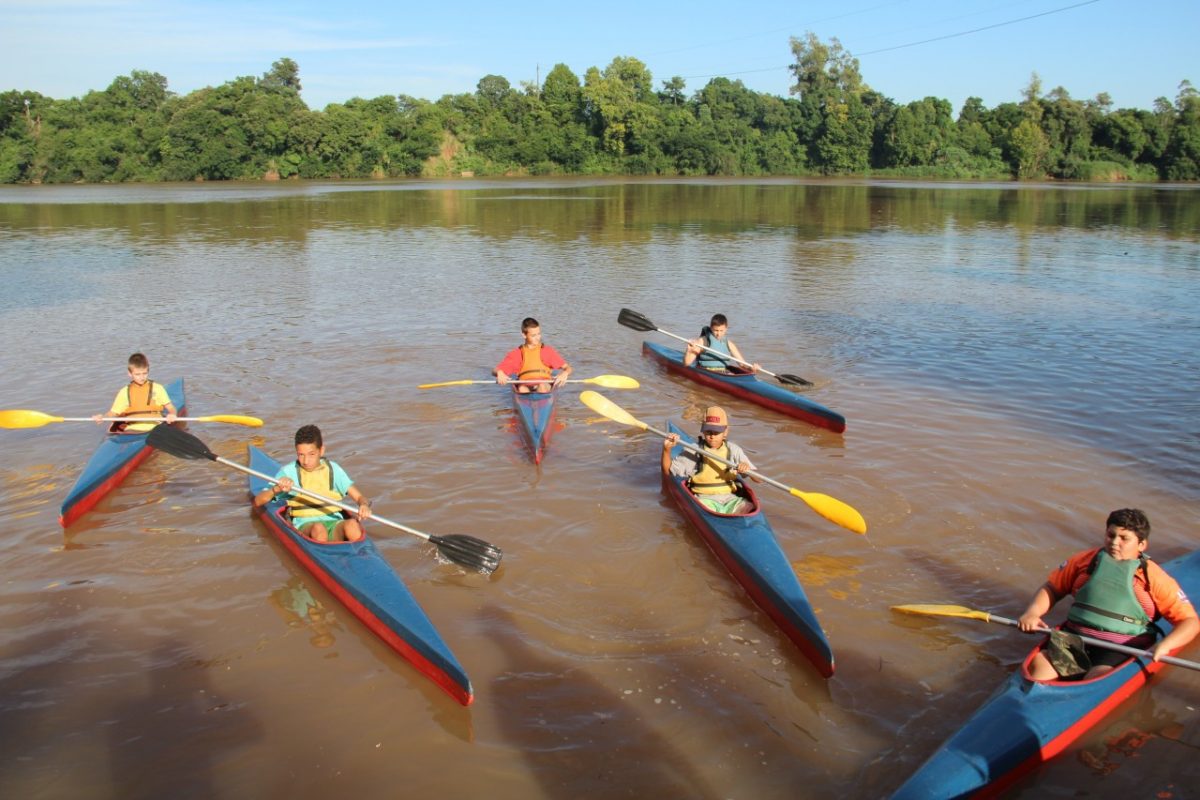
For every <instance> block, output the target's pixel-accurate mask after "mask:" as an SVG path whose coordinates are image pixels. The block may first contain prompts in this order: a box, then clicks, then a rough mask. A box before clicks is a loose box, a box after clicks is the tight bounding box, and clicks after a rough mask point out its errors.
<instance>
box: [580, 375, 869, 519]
mask: <svg viewBox="0 0 1200 800" xmlns="http://www.w3.org/2000/svg"><path fill="white" fill-rule="evenodd" d="M579 399H580V400H581V401H583V404H584V405H586V406H587V407H588V408H590V409H591V410H592V411H595V412H596V413H597V414H600V415H601V416H604V417H608V418H609V419H611V420H612V421H613V422H619V423H621V424H622V425H631V426H633V427H635V428H641V429H642V430H644V431H649V432H650V433H657V434H658V435H659V436H661V437H663V438H664V439H666V438H669V437H670V436H671V434H669V433H667V432H666V431H660V430H658V429H657V428H652V427H650V426H649V425H647V424H646V423H644V422H642V421H641V420H639V419H636V418H635V417H634V416H633V415H632V414H630V413H629V412H628V411H626V410H625V409H623V408H621V407H620V406H619V405H617V404H616V403H614V402H613V401H611V400H609V399H608V398H607V397H605V396H604V395H602V394H600V393H598V392H593V391H591V390H590V389H589V390H587V391H585V392H581V393H580V395H579ZM679 444H680V445H682V446H683V447H686V448H687V449H688V450H692V451H694V452H697V453H699V452H701V449H700V448H699V447H697V446H696V445H693V444H690V443H688V442H685V441H682V440H681V441H680V442H679ZM703 455H704V457H705V458H711V459H712V460H713V461H719V462H721V463H722V464H728V465H729V466H731V467H736V466H737V464H735V463H734V462H732V461H728V460H726V459H724V458H721V457H719V456H716V455H713V454H712V453H710V452H708V451H704V452H703ZM748 474H750V475H753V476H755V477H757V478H758V479H759V480H762V481H764V482H766V483H769V484H771V485H772V486H775V487H777V488H779V489H783V490H784V491H785V492H787V493H788V494H791V495H794V496H796V497H799V498H800V499H801V500H803V501H804V502H805V503H808V506H809V508H811V509H812V510H813V511H816V512H817V513H818V514H820V515H821V516H822V517H825V519H827V520H829V521H830V522H833V523H835V524H837V525H841V526H842V527H843V528H845V529H846V530H849V531H854V532H855V533H866V532H867V521H866V520H865V519H863V515H862V514H860V513H858V511H856V510H855V509H854V508H852V507H851V506H848V505H846V504H845V503H843V502H842V501H841V500H838V499H837V498H835V497H830V496H829V495H827V494H818V493H814V492H802V491H800V490H799V489H793V488H792V487H790V486H785V485H784V484H782V483H780V482H779V481H775V480H772V479H770V478H768V477H767V476H766V475H763V474H761V473H758V472H755V471H753V470H751V471H750V472H749V473H748Z"/></svg>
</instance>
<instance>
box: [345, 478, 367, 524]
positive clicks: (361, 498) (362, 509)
mask: <svg viewBox="0 0 1200 800" xmlns="http://www.w3.org/2000/svg"><path fill="white" fill-rule="evenodd" d="M346 496H347V497H349V498H350V499H351V500H353V501H354V502H356V503H358V518H359V519H366V518H367V517H369V516H371V501H370V500H368V499H367V498H366V495H364V494H363V493H362V492H360V491H359V490H358V486H357V484H350V488H349V489H347V490H346Z"/></svg>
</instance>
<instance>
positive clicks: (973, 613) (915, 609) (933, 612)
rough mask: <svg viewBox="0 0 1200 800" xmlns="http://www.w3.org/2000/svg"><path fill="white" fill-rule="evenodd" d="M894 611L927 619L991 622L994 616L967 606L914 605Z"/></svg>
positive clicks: (899, 607)
mask: <svg viewBox="0 0 1200 800" xmlns="http://www.w3.org/2000/svg"><path fill="white" fill-rule="evenodd" d="M892 611H900V612H902V613H905V614H922V615H924V616H927V617H965V618H966V619H981V620H983V621H984V622H990V621H991V618H992V615H991V614H989V613H988V612H986V611H977V610H975V609H973V608H967V607H966V606H942V605H935V604H924V605H922V604H920V603H917V604H914V605H908V606H892Z"/></svg>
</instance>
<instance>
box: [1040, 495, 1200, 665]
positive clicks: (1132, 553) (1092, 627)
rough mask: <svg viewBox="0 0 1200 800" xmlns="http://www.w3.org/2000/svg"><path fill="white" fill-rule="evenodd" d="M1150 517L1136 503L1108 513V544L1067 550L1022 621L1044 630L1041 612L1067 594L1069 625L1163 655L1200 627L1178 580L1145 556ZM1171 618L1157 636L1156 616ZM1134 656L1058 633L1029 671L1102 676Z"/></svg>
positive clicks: (1070, 630)
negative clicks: (1067, 639) (1163, 633)
mask: <svg viewBox="0 0 1200 800" xmlns="http://www.w3.org/2000/svg"><path fill="white" fill-rule="evenodd" d="M1149 538H1150V520H1149V519H1147V517H1146V515H1145V513H1144V512H1142V511H1140V510H1138V509H1136V508H1122V509H1119V510H1117V511H1114V512H1112V513H1111V514H1109V515H1108V520H1107V522H1106V523H1105V533H1104V546H1103V547H1095V548H1092V549H1091V550H1085V551H1083V552H1081V553H1076V554H1075V555H1073V556H1071V557H1070V558H1068V559H1067V560H1066V561H1065V562H1063V563H1062V564H1061V565H1060V566H1059V567H1058V569H1056V570H1054V572H1052V573H1050V577H1049V579H1048V580H1047V581H1046V583H1044V584H1043V585H1042V586H1041V588H1039V589H1038V590H1037V592H1036V593H1035V594H1034V596H1033V600H1031V601H1030V603H1029V607H1028V608H1026V609H1025V613H1023V614H1022V615H1021V618H1020V620H1019V621H1018V624H1019V625H1020V628H1021V630H1023V631H1026V632H1028V633H1033V632H1037V631H1040V630H1044V629H1045V627H1046V624H1045V623H1044V622H1043V621H1042V617H1043V616H1044V615H1045V614H1046V613H1047V612H1048V611H1050V609H1051V608H1053V607H1054V605H1055V604H1056V603H1057V602H1058V601H1059V600H1061V599H1062V598H1063V597H1065V596H1067V595H1068V594H1070V595H1074V597H1075V600H1074V602H1073V603H1072V605H1071V610H1070V612H1069V613H1068V615H1067V622H1066V624H1065V625H1064V626H1063V630H1065V631H1067V632H1068V633H1076V634H1084V635H1086V636H1090V637H1093V638H1096V639H1104V640H1106V641H1109V642H1114V643H1116V644H1122V645H1127V646H1129V647H1136V648H1138V649H1147V650H1149V651H1150V652H1151V653H1153V654H1154V660H1155V661H1158V660H1159V659H1161V658H1162V657H1163V656H1165V655H1170V653H1171V652H1172V651H1173V650H1178V649H1179V648H1181V647H1183V646H1184V645H1186V644H1187V643H1188V642H1190V641H1191V640H1192V639H1194V638H1195V637H1196V634H1197V633H1200V619H1197V616H1196V609H1195V608H1194V607H1193V606H1192V603H1191V602H1190V601H1189V600H1188V598H1187V595H1185V594H1184V593H1183V590H1182V589H1181V588H1180V587H1179V584H1178V583H1177V582H1176V581H1175V579H1174V578H1172V577H1171V576H1170V575H1168V574H1167V573H1166V571H1164V570H1163V568H1162V567H1160V566H1159V565H1158V564H1156V563H1154V562H1153V561H1151V560H1150V559H1149V558H1147V557H1146V556H1145V551H1146V548H1147V547H1148V546H1149ZM1160 617H1161V618H1164V619H1166V620H1167V621H1168V622H1170V623H1171V625H1172V626H1173V629H1172V631H1171V632H1170V633H1169V634H1167V635H1166V636H1164V637H1163V638H1162V639H1161V640H1159V641H1157V642H1155V639H1156V638H1157V629H1156V628H1155V627H1154V625H1153V623H1154V621H1155V620H1157V619H1159V618H1160ZM1128 658H1129V656H1127V655H1125V654H1123V653H1119V652H1116V651H1113V650H1107V649H1105V648H1101V647H1094V646H1091V645H1083V646H1082V647H1078V646H1073V645H1071V644H1070V643H1069V642H1067V643H1064V642H1063V640H1062V639H1061V637H1058V636H1054V637H1052V638H1051V640H1050V642H1049V643H1048V644H1047V647H1046V648H1044V649H1043V650H1041V651H1039V652H1038V654H1037V655H1036V656H1034V658H1033V661H1032V662H1030V665H1029V673H1030V677H1032V678H1033V679H1034V680H1037V681H1052V680H1058V679H1059V678H1060V677H1077V676H1079V675H1082V676H1083V677H1084V678H1085V679H1090V678H1095V677H1098V676H1100V675H1103V674H1104V673H1106V672H1109V671H1110V670H1112V669H1113V668H1114V667H1116V666H1118V665H1119V664H1121V663H1122V662H1123V661H1125V660H1126V659H1128Z"/></svg>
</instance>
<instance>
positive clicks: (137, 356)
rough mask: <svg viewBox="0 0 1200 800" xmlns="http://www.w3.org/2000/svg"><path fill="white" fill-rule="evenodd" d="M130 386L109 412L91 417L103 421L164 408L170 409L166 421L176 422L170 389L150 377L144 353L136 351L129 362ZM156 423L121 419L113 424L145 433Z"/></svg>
mask: <svg viewBox="0 0 1200 800" xmlns="http://www.w3.org/2000/svg"><path fill="white" fill-rule="evenodd" d="M128 371H129V385H128V386H124V387H122V388H121V390H120V391H118V392H117V396H116V397H115V398H113V403H112V408H110V409H109V411H108V414H96V415H94V416H93V417H92V419H93V420H95V421H96V423H97V424H99V423H102V422H103V421H104V420H103V418H104V417H105V416H109V417H157V416H160V415H161V414H162V412H163V411H166V412H167V416H166V417H165V418H164V420H163V421H164V422H174V421H175V416H176V414H177V413H178V412H177V410H176V408H175V406H174V405H172V403H171V398H170V397H168V396H167V389H166V387H165V386H163V385H162V384H161V383H155V382H154V381H152V380H150V359H148V358H146V356H144V355H142V354H141V353H134V354H133V355H131V356H130V357H129V363H128ZM157 424H158V423H156V422H118V423H116V424H115V425H114V426H113V429H114V431H127V432H129V433H144V432H146V431H148V430H151V429H153V428H154V426H155V425H157Z"/></svg>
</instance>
